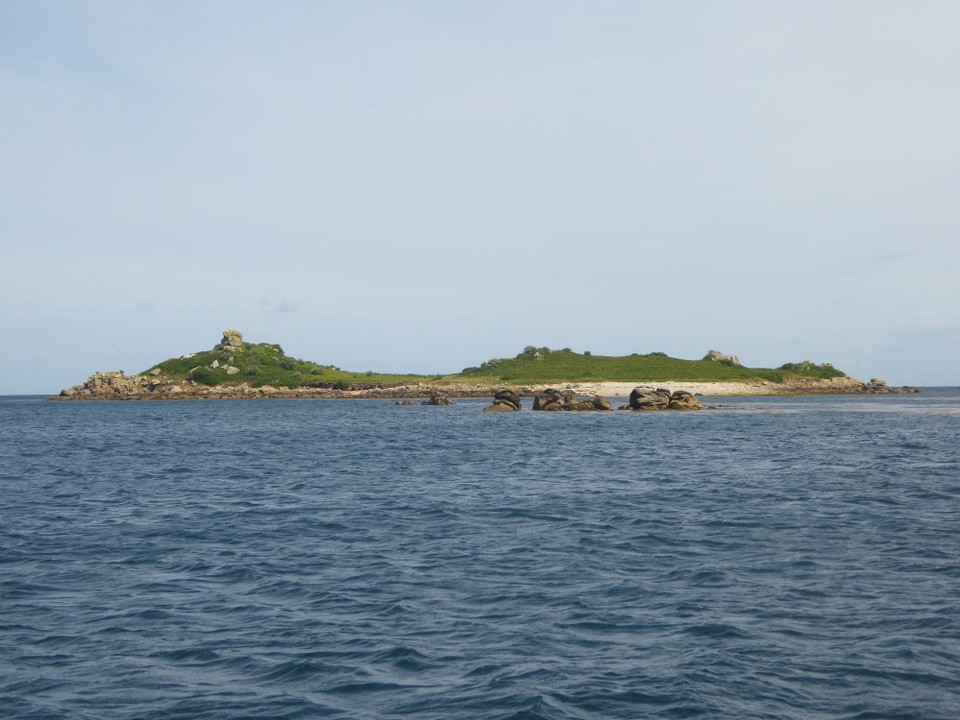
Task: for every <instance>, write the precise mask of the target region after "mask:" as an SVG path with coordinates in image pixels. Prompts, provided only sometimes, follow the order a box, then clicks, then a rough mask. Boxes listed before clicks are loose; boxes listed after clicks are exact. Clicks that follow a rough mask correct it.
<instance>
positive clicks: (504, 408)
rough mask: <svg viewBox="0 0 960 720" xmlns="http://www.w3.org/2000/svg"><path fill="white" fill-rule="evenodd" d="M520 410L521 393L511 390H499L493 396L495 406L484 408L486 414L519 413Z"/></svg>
mask: <svg viewBox="0 0 960 720" xmlns="http://www.w3.org/2000/svg"><path fill="white" fill-rule="evenodd" d="M519 409H520V393H518V392H517V391H516V390H513V389H511V388H503V389H501V390H497V392H496V394H495V395H494V396H493V405H491V406H490V407H487V408H484V409H483V410H484V412H517V411H518V410H519Z"/></svg>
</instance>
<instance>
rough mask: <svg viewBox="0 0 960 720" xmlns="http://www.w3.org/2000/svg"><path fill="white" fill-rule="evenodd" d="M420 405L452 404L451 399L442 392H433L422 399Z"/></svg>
mask: <svg viewBox="0 0 960 720" xmlns="http://www.w3.org/2000/svg"><path fill="white" fill-rule="evenodd" d="M420 404H421V405H453V400H451V399H450V398H448V397H447V396H446V395H443V394H442V393H434V394H433V395H431V396H430V397H429V398H427V399H426V400H424V401H423V402H422V403H420Z"/></svg>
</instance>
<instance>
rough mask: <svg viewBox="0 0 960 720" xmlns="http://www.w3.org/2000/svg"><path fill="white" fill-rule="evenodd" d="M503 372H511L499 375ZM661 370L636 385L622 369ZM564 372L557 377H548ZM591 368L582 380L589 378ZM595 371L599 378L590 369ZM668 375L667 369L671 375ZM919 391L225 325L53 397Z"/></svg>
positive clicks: (501, 407) (635, 405)
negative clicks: (352, 346)
mask: <svg viewBox="0 0 960 720" xmlns="http://www.w3.org/2000/svg"><path fill="white" fill-rule="evenodd" d="M504 376H509V377H512V378H517V380H516V381H511V382H509V383H504V382H503V380H504V379H505V378H504ZM630 376H633V377H635V378H637V377H640V378H645V379H649V378H650V377H661V378H662V379H661V380H655V381H654V382H655V383H656V384H655V385H652V386H647V385H638V384H637V383H636V382H635V381H634V382H630V381H629V379H628V378H629V377H630ZM556 377H569V378H570V379H569V380H567V381H562V382H554V381H553V380H552V378H556ZM588 377H589V378H591V379H590V380H588V379H587V378H588ZM592 378H597V379H592ZM670 378H673V379H670ZM913 392H919V390H917V389H916V388H912V387H890V386H888V385H887V384H886V383H885V382H884V381H883V380H879V379H876V378H874V379H871V380H870V382H867V383H864V382H862V381H860V380H857V379H855V378H851V377H848V376H847V375H846V374H845V373H843V372H841V371H839V370H837V369H836V368H834V367H833V366H832V365H830V364H829V363H823V364H820V365H816V364H814V363H811V362H810V361H803V362H801V363H788V364H786V365H783V366H781V367H780V368H776V369H774V370H764V369H751V368H745V367H744V366H743V365H741V363H740V358H738V357H737V356H736V355H727V354H725V353H722V352H720V351H718V350H710V351H709V352H708V353H707V354H706V355H705V356H704V357H703V358H702V359H701V360H680V359H677V358H670V357H669V356H667V355H665V354H664V353H649V354H647V355H639V354H637V353H634V354H633V355H630V356H626V357H603V356H593V355H591V354H590V353H589V352H584V353H575V352H574V351H572V350H570V349H569V348H564V349H562V350H551V349H550V348H546V347H544V348H534V347H533V346H528V347H527V348H524V350H523V352H522V353H520V354H519V355H518V356H517V357H516V358H513V359H497V358H494V359H493V360H489V361H487V362H486V363H482V364H481V365H480V366H479V367H475V368H466V369H464V370H463V371H462V372H460V373H457V374H454V375H447V376H439V375H435V376H425V375H390V374H383V373H381V374H376V373H373V372H371V371H367V372H365V373H356V372H346V371H343V370H341V369H340V368H338V367H335V366H333V365H320V364H318V363H314V362H309V361H305V360H300V359H298V358H293V357H290V356H288V355H287V354H286V353H284V352H283V349H282V348H281V347H280V346H279V345H276V344H272V343H248V342H245V341H244V339H243V335H242V334H241V333H240V332H239V331H238V330H225V331H223V337H222V338H221V340H220V341H219V342H218V343H217V344H216V345H214V347H213V348H212V349H210V350H205V351H200V352H196V353H189V354H187V355H181V356H180V357H177V358H170V359H168V360H165V361H163V362H161V363H158V364H156V365H154V366H152V367H151V368H148V369H147V370H145V371H143V372H141V373H135V374H132V375H127V374H126V373H125V372H123V371H121V370H115V371H109V372H97V373H94V374H93V375H91V376H90V378H89V379H87V381H86V382H85V383H83V384H82V385H76V386H74V387H70V388H66V389H64V390H62V391H61V392H60V394H59V395H58V396H56V397H54V398H52V399H54V400H187V399H196V400H204V399H210V400H220V399H256V398H388V399H401V398H408V399H410V398H417V399H420V398H426V399H425V400H424V401H423V403H421V404H424V405H430V406H443V405H449V404H452V400H451V399H450V398H453V397H461V398H463V397H490V396H493V404H492V405H491V406H490V407H488V408H486V411H491V412H516V411H519V410H520V409H521V402H520V399H521V398H522V397H532V398H533V410H536V411H544V412H553V411H566V412H571V411H580V412H584V411H604V410H610V409H611V406H610V402H609V401H608V400H607V399H606V397H605V396H612V397H626V396H627V394H629V402H628V403H627V404H625V405H622V406H620V409H622V410H634V411H650V410H697V409H701V408H702V407H703V406H702V405H701V403H700V401H699V400H698V399H697V395H803V394H871V395H877V394H893V393H913Z"/></svg>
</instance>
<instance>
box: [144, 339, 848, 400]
mask: <svg viewBox="0 0 960 720" xmlns="http://www.w3.org/2000/svg"><path fill="white" fill-rule="evenodd" d="M161 373H162V374H163V375H164V376H166V377H168V378H170V379H172V380H193V381H194V382H198V383H202V384H204V385H211V386H215V385H224V384H236V383H241V382H245V383H247V384H248V385H251V386H252V387H262V386H264V385H270V386H272V387H287V388H297V387H335V386H336V387H348V386H351V385H374V384H382V385H400V384H404V383H416V382H430V383H434V384H444V383H449V384H470V385H500V384H512V385H536V384H546V383H561V382H577V381H586V382H603V381H612V382H617V381H619V382H657V381H668V380H674V381H683V382H753V381H758V380H768V381H771V382H783V381H785V380H790V379H793V378H797V377H805V378H830V377H843V376H844V375H845V374H844V373H843V372H841V371H840V370H837V369H836V368H834V367H833V366H832V365H829V364H827V363H824V364H822V365H815V364H813V363H810V362H802V363H788V364H786V365H781V366H780V367H779V368H776V369H764V368H747V367H743V366H741V365H738V364H737V363H736V362H735V361H733V360H730V359H721V360H716V359H708V358H704V359H702V360H680V359H678V358H672V357H669V356H668V355H665V354H664V353H658V352H655V353H648V354H646V355H640V354H637V353H634V354H633V355H625V356H621V357H611V356H606V355H592V354H590V353H589V352H584V353H577V352H574V351H573V350H570V349H569V348H564V349H562V350H551V349H550V348H547V347H541V348H535V347H533V346H528V347H526V348H524V350H523V352H521V353H520V354H519V355H517V356H516V357H514V358H495V359H492V360H488V361H487V362H485V363H483V364H481V365H480V366H479V367H470V368H466V369H464V370H463V371H461V372H459V373H456V374H453V375H444V376H440V375H432V376H428V375H399V374H390V373H375V372H372V371H366V372H351V371H347V370H341V369H340V368H338V367H335V366H333V365H320V364H318V363H315V362H310V361H307V360H301V359H299V358H293V357H290V356H289V355H287V354H286V353H284V352H283V348H281V347H280V346H279V345H277V344H273V343H248V342H243V340H242V337H241V335H240V333H239V332H236V331H227V332H226V333H224V339H223V341H221V342H220V344H218V345H217V346H215V347H214V348H213V349H212V350H206V351H203V352H198V353H193V354H190V355H184V356H182V357H179V358H170V359H169V360H165V361H163V362H161V363H158V364H156V365H153V366H152V367H150V368H148V369H147V370H145V371H144V373H143V374H145V375H150V374H155V375H156V374H161Z"/></svg>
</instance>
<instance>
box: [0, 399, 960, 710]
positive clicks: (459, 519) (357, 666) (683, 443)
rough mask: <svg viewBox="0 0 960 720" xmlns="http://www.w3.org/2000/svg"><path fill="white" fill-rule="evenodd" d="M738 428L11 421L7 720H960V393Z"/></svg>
mask: <svg viewBox="0 0 960 720" xmlns="http://www.w3.org/2000/svg"><path fill="white" fill-rule="evenodd" d="M720 402H721V404H722V405H723V406H724V407H723V408H722V409H720V410H714V411H710V412H701V413H663V414H634V413H608V414H599V413H598V414H575V413H533V412H523V413H519V414H510V415H506V414H482V413H481V412H480V408H481V407H482V406H483V405H484V404H485V403H483V402H481V401H460V402H459V403H458V404H457V405H456V406H455V407H452V408H443V407H439V408H437V407H412V408H402V407H388V406H385V405H384V404H383V403H382V402H377V401H322V400H313V401H296V400H288V401H260V402H256V401H247V402H229V401H223V402H167V403H151V402H140V403H76V404H74V403H52V402H45V401H43V400H39V399H22V398H21V399H17V398H2V399H0V491H2V502H0V716H2V717H5V718H59V717H63V718H90V719H94V718H95V719H97V720H100V719H102V718H130V719H132V718H395V717H413V718H551V719H552V718H558V719H559V718H644V717H663V718H699V717H703V718H720V717H749V718H762V717H767V718H956V717H958V716H960V610H958V603H960V443H958V440H960V395H958V393H956V392H955V391H941V392H936V391H934V392H927V393H925V394H923V395H920V396H904V397H881V398H822V397H821V398H811V399H787V398H754V399H740V398H728V399H724V400H721V401H720ZM529 403H530V401H529V400H527V401H526V404H527V406H529Z"/></svg>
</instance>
